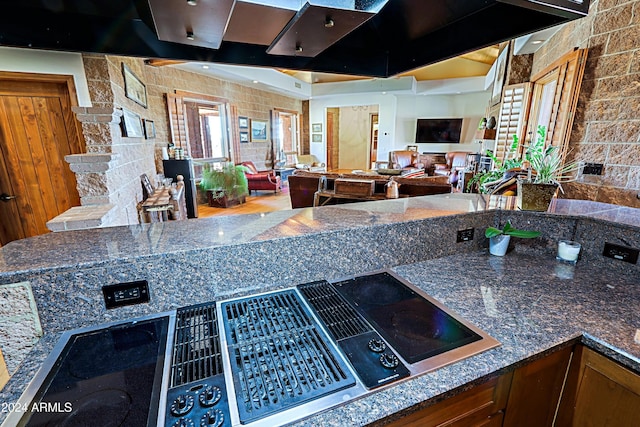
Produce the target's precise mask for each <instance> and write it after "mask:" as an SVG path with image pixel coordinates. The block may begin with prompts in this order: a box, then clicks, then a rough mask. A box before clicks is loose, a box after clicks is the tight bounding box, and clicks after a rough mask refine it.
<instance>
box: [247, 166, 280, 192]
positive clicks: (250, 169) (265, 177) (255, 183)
mask: <svg viewBox="0 0 640 427" xmlns="http://www.w3.org/2000/svg"><path fill="white" fill-rule="evenodd" d="M242 165H243V166H244V167H246V168H247V170H245V172H244V175H245V176H246V177H247V181H248V183H249V194H251V191H252V190H256V191H258V190H273V192H274V193H277V192H278V190H279V189H280V188H281V185H280V177H279V176H276V174H275V173H274V172H273V171H272V170H264V171H259V170H258V169H257V168H256V165H254V164H253V162H242Z"/></svg>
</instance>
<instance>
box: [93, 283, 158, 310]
mask: <svg viewBox="0 0 640 427" xmlns="http://www.w3.org/2000/svg"><path fill="white" fill-rule="evenodd" d="M102 294H103V295H104V303H105V305H106V306H107V308H108V309H109V308H116V307H122V306H123V305H131V304H141V303H143V302H149V283H148V282H147V281H146V280H137V281H135V282H126V283H118V284H115V285H105V286H103V287H102Z"/></svg>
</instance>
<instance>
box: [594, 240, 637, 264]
mask: <svg viewBox="0 0 640 427" xmlns="http://www.w3.org/2000/svg"><path fill="white" fill-rule="evenodd" d="M638 252H640V251H639V250H638V249H636V248H631V247H629V246H620V245H615V244H613V243H605V244H604V251H603V252H602V255H604V256H606V257H608V258H613V259H618V260H620V261H625V262H629V263H631V264H635V263H637V262H638Z"/></svg>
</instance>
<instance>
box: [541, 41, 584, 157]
mask: <svg viewBox="0 0 640 427" xmlns="http://www.w3.org/2000/svg"><path fill="white" fill-rule="evenodd" d="M586 58H587V49H578V50H574V51H572V52H569V53H568V54H566V55H564V56H563V57H561V58H560V59H558V60H557V61H556V62H554V63H553V64H551V65H550V66H549V67H547V68H545V69H544V70H542V71H541V72H540V73H538V74H537V75H535V76H534V77H533V79H532V81H533V83H534V89H533V105H532V109H531V110H532V120H530V124H529V131H531V132H533V134H535V131H536V128H537V126H538V125H540V124H541V125H544V126H546V127H547V136H546V145H549V144H551V145H553V146H554V147H558V148H559V149H560V154H561V156H562V158H564V157H565V156H566V154H567V151H568V148H569V138H570V136H571V128H572V126H573V120H574V112H575V109H576V104H577V102H578V95H579V93H580V87H581V85H582V77H583V75H584V67H585V63H586ZM551 79H555V93H554V97H553V104H552V105H551V111H550V114H549V112H546V114H548V115H549V117H550V118H549V120H548V123H547V122H546V120H544V123H541V121H542V120H540V119H538V117H542V116H543V115H544V114H545V111H543V109H544V108H545V106H544V105H543V102H541V95H540V94H541V91H542V88H543V87H544V85H545V84H547V83H548V82H549V81H550V80H551ZM544 117H546V115H544Z"/></svg>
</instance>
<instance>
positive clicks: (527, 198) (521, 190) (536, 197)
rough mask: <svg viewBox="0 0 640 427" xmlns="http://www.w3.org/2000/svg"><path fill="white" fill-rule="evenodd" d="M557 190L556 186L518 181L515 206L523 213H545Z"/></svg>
mask: <svg viewBox="0 0 640 427" xmlns="http://www.w3.org/2000/svg"><path fill="white" fill-rule="evenodd" d="M557 190H558V185H557V184H534V183H531V182H523V181H518V196H517V199H516V205H517V207H518V209H520V210H523V211H538V212H545V211H546V210H547V209H549V204H550V203H551V199H553V196H554V195H555V194H556V191H557Z"/></svg>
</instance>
